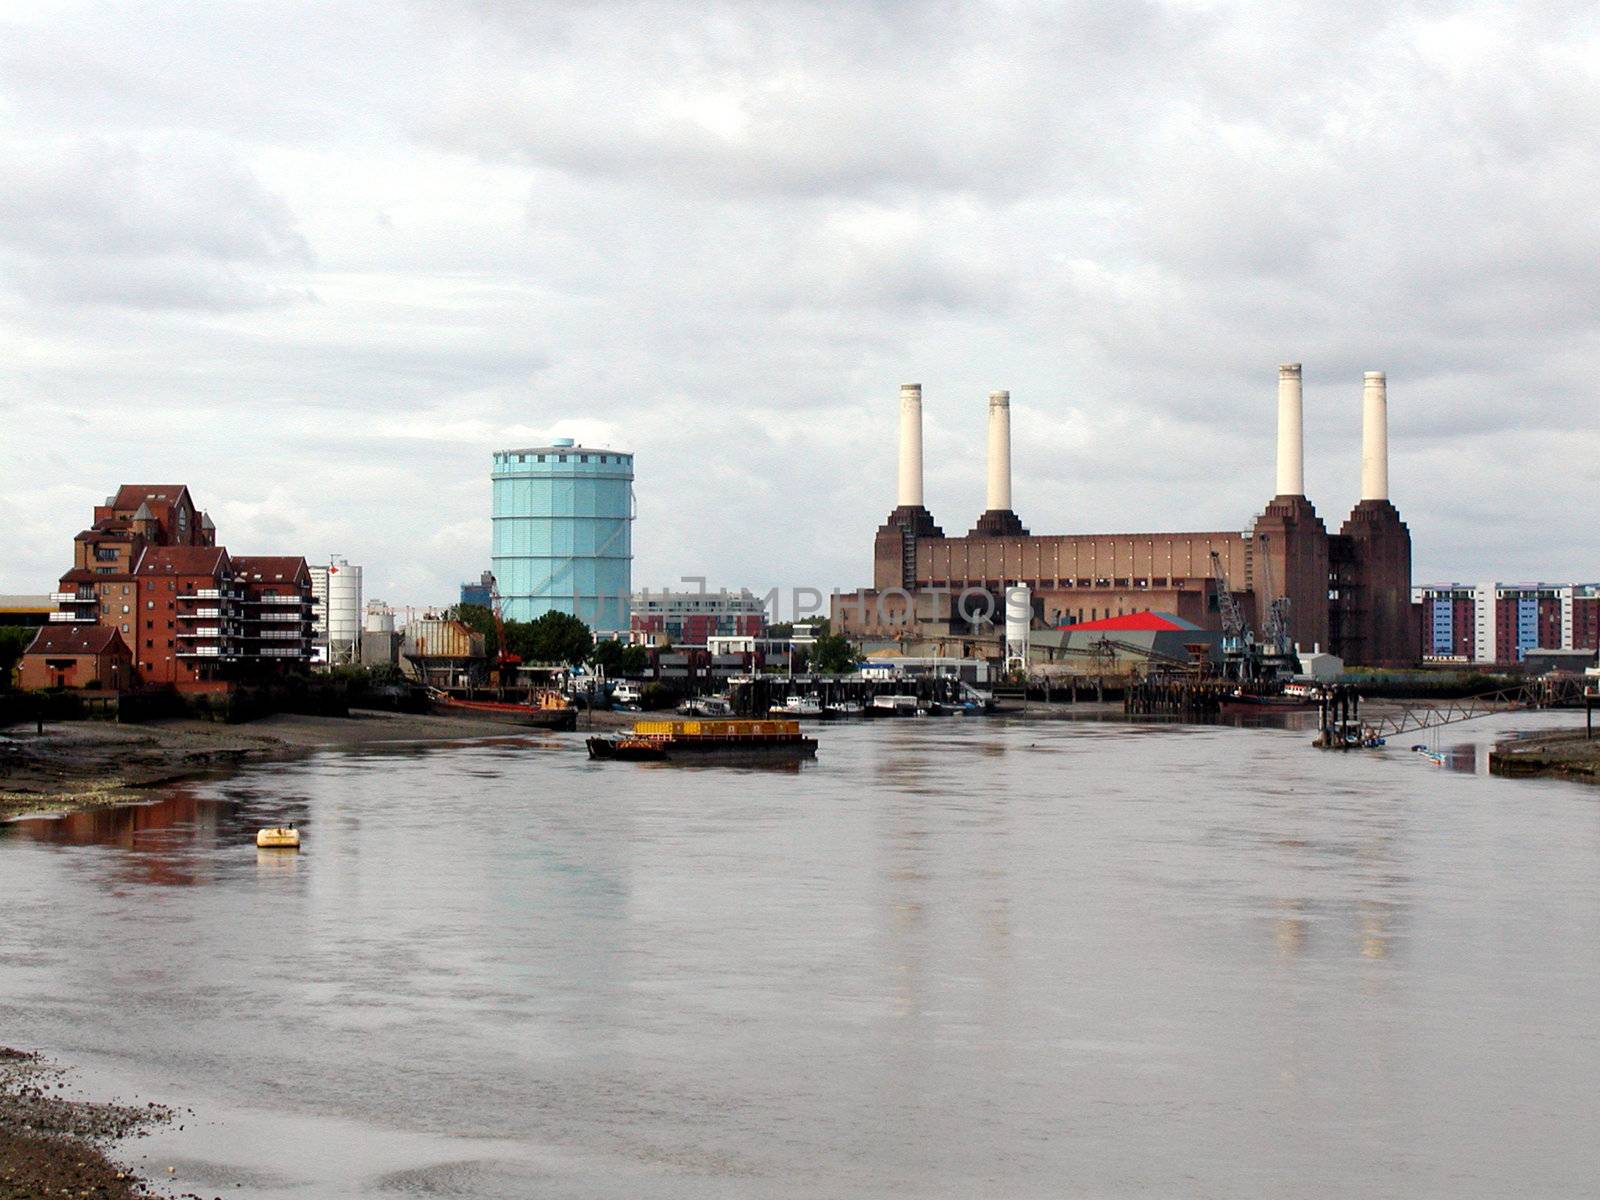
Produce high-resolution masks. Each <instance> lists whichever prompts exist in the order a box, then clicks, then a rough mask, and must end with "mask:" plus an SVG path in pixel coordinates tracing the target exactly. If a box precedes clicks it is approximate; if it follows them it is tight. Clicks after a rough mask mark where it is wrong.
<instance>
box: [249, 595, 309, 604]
mask: <svg viewBox="0 0 1600 1200" xmlns="http://www.w3.org/2000/svg"><path fill="white" fill-rule="evenodd" d="M251 599H252V600H254V601H255V602H256V603H258V604H310V603H311V597H310V596H252V597H251Z"/></svg>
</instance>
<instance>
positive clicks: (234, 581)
mask: <svg viewBox="0 0 1600 1200" xmlns="http://www.w3.org/2000/svg"><path fill="white" fill-rule="evenodd" d="M52 599H53V600H54V602H55V603H56V605H57V610H56V611H55V612H53V613H51V614H50V624H49V625H48V626H46V627H45V628H44V629H43V630H41V631H40V633H39V636H38V637H37V638H36V639H35V642H34V644H33V645H30V646H29V648H28V651H27V653H26V654H25V655H24V656H23V662H22V665H21V678H22V681H23V684H24V686H32V687H50V686H62V685H65V686H80V687H81V686H83V684H84V683H86V682H88V680H86V679H84V678H83V676H84V675H85V674H86V673H87V670H86V669H84V668H81V667H80V668H79V669H78V670H76V671H75V672H73V676H74V681H72V682H69V680H68V678H67V675H66V672H65V671H64V669H63V668H62V666H61V665H59V664H62V663H63V662H64V652H65V650H66V649H67V648H68V645H67V643H68V641H70V640H71V639H64V637H63V635H62V634H61V633H60V632H59V631H60V630H61V629H62V628H63V627H65V628H67V629H83V628H89V627H96V626H98V627H103V628H106V629H110V630H113V631H114V632H115V633H116V634H117V635H118V638H119V639H120V641H121V643H122V644H123V645H124V646H125V647H126V649H127V652H128V654H129V656H130V659H131V676H132V678H131V679H130V680H128V681H127V683H128V684H131V685H133V686H145V687H153V686H162V685H170V686H172V687H175V688H177V689H178V690H179V691H183V692H215V691H226V690H228V689H229V688H230V687H232V686H233V685H234V684H235V683H237V682H241V681H245V680H250V679H257V678H260V677H262V676H266V675H274V674H279V673H282V672H283V671H285V670H287V669H293V668H298V667H304V666H305V665H306V664H307V663H309V661H310V657H311V599H312V598H311V575H310V572H309V571H308V570H307V569H306V561H305V559H304V558H300V557H294V556H265V557H262V556H256V555H248V556H247V555H230V554H229V553H228V551H227V550H226V549H225V548H224V547H222V546H219V545H217V529H216V526H215V525H214V524H213V523H212V521H211V518H210V517H208V516H207V515H206V514H205V513H204V512H202V511H200V510H199V509H197V508H196V507H195V504H194V501H193V499H192V498H191V497H190V495H189V489H188V488H187V487H185V486H184V485H182V484H124V485H123V486H122V487H121V488H119V489H118V490H117V493H116V495H114V496H108V497H106V502H105V503H104V504H101V505H96V506H95V510H94V520H93V522H92V523H91V524H90V526H89V528H87V529H85V530H84V531H83V532H81V533H79V534H78V535H77V537H75V538H74V539H73V562H72V569H71V570H69V571H68V572H67V573H66V574H64V575H62V576H61V582H60V586H59V589H58V590H57V591H56V593H55V594H54V595H53V596H52ZM78 640H79V641H83V640H84V639H78ZM109 641H110V639H106V638H100V639H99V640H97V641H95V642H94V644H95V646H96V647H98V648H99V649H100V650H101V652H104V651H105V649H106V647H104V646H101V642H107V643H109ZM57 643H60V644H59V645H58V644H57ZM85 644H87V643H85ZM52 662H54V663H56V664H58V665H57V666H56V667H54V668H52V667H51V665H50V664H51V663H52ZM99 682H100V683H101V684H102V685H103V686H111V683H110V681H109V680H107V679H101V680H100V681H99Z"/></svg>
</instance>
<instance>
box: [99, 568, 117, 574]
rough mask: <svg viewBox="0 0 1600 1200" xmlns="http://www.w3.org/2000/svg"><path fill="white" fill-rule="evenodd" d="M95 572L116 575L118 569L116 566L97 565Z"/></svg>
mask: <svg viewBox="0 0 1600 1200" xmlns="http://www.w3.org/2000/svg"><path fill="white" fill-rule="evenodd" d="M94 573H95V574H96V575H115V574H116V573H117V569H116V568H115V567H96V568H95V569H94Z"/></svg>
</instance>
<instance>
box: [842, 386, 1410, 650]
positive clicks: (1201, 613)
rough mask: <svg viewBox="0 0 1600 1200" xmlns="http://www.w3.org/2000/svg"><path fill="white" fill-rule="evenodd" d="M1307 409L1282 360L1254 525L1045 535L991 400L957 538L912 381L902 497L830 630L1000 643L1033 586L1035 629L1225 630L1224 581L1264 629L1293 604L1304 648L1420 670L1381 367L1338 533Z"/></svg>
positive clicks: (905, 391)
mask: <svg viewBox="0 0 1600 1200" xmlns="http://www.w3.org/2000/svg"><path fill="white" fill-rule="evenodd" d="M1302 410H1303V404H1302V395H1301V381H1300V364H1299V363H1289V364H1286V365H1284V366H1282V367H1279V368H1278V455H1277V468H1278V471H1277V476H1278V477H1277V491H1276V494H1275V495H1274V496H1273V497H1272V499H1271V501H1270V502H1269V503H1268V504H1267V505H1266V507H1265V509H1264V510H1263V511H1262V512H1261V513H1260V515H1258V516H1257V517H1256V518H1255V520H1254V521H1253V522H1252V523H1251V525H1250V527H1249V529H1248V530H1247V531H1246V532H1243V533H1241V532H1239V531H1238V530H1221V531H1212V532H1198V533H1187V532H1185V533H1061V534H1040V533H1032V532H1030V531H1029V529H1028V528H1027V527H1026V526H1025V525H1024V522H1023V518H1022V517H1021V516H1020V515H1019V514H1018V513H1017V512H1016V511H1014V510H1013V508H1012V506H1011V397H1010V394H1009V393H1008V392H994V393H991V395H990V396H989V447H988V497H987V507H986V509H985V511H984V512H983V513H982V514H980V515H979V516H978V518H977V520H976V521H975V522H974V524H973V526H972V529H971V530H970V531H969V532H968V533H966V534H964V535H957V536H954V537H952V536H949V535H947V534H946V533H945V531H944V530H943V529H942V528H940V526H939V525H938V524H936V523H935V520H934V517H933V514H932V513H930V512H929V511H928V509H927V507H926V506H925V504H924V503H923V492H922V386H921V385H920V384H915V383H908V384H905V385H904V386H902V387H901V389H900V469H899V496H898V501H897V503H896V506H895V509H894V511H893V512H891V513H890V514H889V517H888V519H887V520H886V521H885V522H884V523H883V524H882V525H881V526H880V527H879V528H878V532H877V536H876V537H875V538H874V540H873V555H872V558H873V579H872V583H873V586H872V588H871V589H870V590H862V591H860V592H854V593H850V594H847V595H841V596H837V597H835V600H834V606H833V610H834V611H833V619H834V620H833V623H834V627H835V628H836V629H838V630H839V631H840V632H843V633H846V634H848V635H849V636H852V637H857V638H863V639H869V640H870V639H893V640H898V641H901V642H910V641H933V642H948V641H952V640H954V641H965V640H967V639H980V640H982V639H992V638H993V637H994V636H995V628H996V627H995V623H994V618H996V617H998V616H999V614H1000V612H1001V610H1000V603H1001V597H1002V596H1003V595H1004V592H1005V589H1006V588H1008V587H1014V586H1025V587H1027V588H1028V589H1029V591H1030V593H1031V600H1032V605H1033V620H1034V623H1035V625H1044V626H1047V627H1051V628H1055V627H1061V626H1071V625H1074V624H1081V623H1083V622H1091V621H1096V620H1101V619H1104V618H1107V617H1113V616H1120V615H1123V614H1129V613H1136V612H1144V611H1148V610H1153V611H1156V612H1163V613H1171V614H1174V615H1176V616H1178V617H1181V618H1183V619H1184V620H1187V621H1191V622H1193V623H1194V624H1196V625H1199V626H1201V627H1202V628H1205V629H1211V630H1218V629H1220V628H1221V620H1222V616H1221V607H1222V606H1221V605H1220V604H1219V602H1218V597H1219V594H1220V592H1221V590H1222V589H1223V588H1226V589H1227V590H1228V591H1229V592H1231V593H1232V594H1233V596H1234V598H1235V600H1236V601H1237V602H1238V604H1239V605H1240V606H1241V608H1242V610H1243V612H1244V613H1245V614H1247V615H1248V617H1249V618H1250V624H1251V626H1252V627H1253V628H1254V629H1255V630H1256V631H1258V632H1259V631H1260V630H1262V629H1263V628H1264V626H1265V624H1266V618H1267V615H1268V612H1269V609H1270V606H1271V605H1272V604H1273V602H1274V601H1275V600H1282V599H1287V601H1288V605H1287V607H1288V612H1289V621H1290V633H1291V635H1292V637H1293V640H1294V641H1295V642H1296V643H1298V644H1299V645H1301V646H1302V647H1304V648H1305V649H1307V650H1309V649H1311V648H1312V647H1313V646H1320V647H1323V648H1326V649H1327V650H1329V651H1331V652H1332V653H1334V654H1337V655H1339V656H1341V657H1342V658H1343V659H1344V660H1345V661H1346V662H1347V663H1352V664H1363V665H1368V666H1405V665H1411V664H1413V663H1415V662H1416V661H1417V657H1418V652H1419V648H1418V646H1417V644H1416V643H1417V636H1418V635H1417V629H1418V627H1419V626H1418V621H1417V619H1416V617H1415V615H1414V613H1413V611H1412V600H1411V533H1410V531H1409V530H1408V529H1407V528H1406V526H1405V523H1404V522H1403V521H1401V519H1400V513H1399V512H1398V511H1397V510H1396V508H1395V507H1394V505H1393V504H1391V503H1390V502H1389V441H1388V438H1389V434H1388V424H1389V422H1388V396H1387V390H1386V384H1385V380H1384V375H1383V373H1382V372H1380V371H1369V372H1367V374H1366V376H1365V378H1364V380H1363V385H1362V400H1361V412H1362V419H1361V429H1362V447H1361V499H1360V501H1359V502H1358V503H1357V504H1356V506H1355V508H1354V509H1352V510H1351V512H1350V515H1349V516H1348V517H1347V518H1346V519H1345V522H1344V525H1343V526H1342V527H1341V528H1340V530H1339V532H1338V533H1336V534H1334V533H1329V532H1328V529H1327V527H1326V526H1325V525H1324V524H1323V522H1322V518H1321V517H1319V516H1318V515H1317V510H1316V508H1315V507H1313V505H1312V503H1311V501H1310V500H1309V499H1307V498H1306V494H1305V471H1304V462H1305V436H1304V422H1303V415H1302ZM1281 607H1282V606H1281V605H1280V608H1281ZM1001 623H1002V624H1003V619H1002V620H1001Z"/></svg>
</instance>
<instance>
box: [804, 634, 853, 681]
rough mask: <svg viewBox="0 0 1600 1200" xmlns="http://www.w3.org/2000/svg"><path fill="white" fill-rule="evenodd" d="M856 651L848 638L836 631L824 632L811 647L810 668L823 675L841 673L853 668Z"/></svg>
mask: <svg viewBox="0 0 1600 1200" xmlns="http://www.w3.org/2000/svg"><path fill="white" fill-rule="evenodd" d="M855 665H856V652H855V649H854V647H852V646H851V645H850V639H849V638H847V637H842V636H841V635H839V634H837V633H829V634H825V635H823V636H822V637H819V638H818V639H817V644H816V645H815V646H813V647H811V669H812V670H813V671H818V672H821V673H822V674H824V675H842V674H843V673H844V672H846V671H849V670H853V669H854V668H855Z"/></svg>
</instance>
